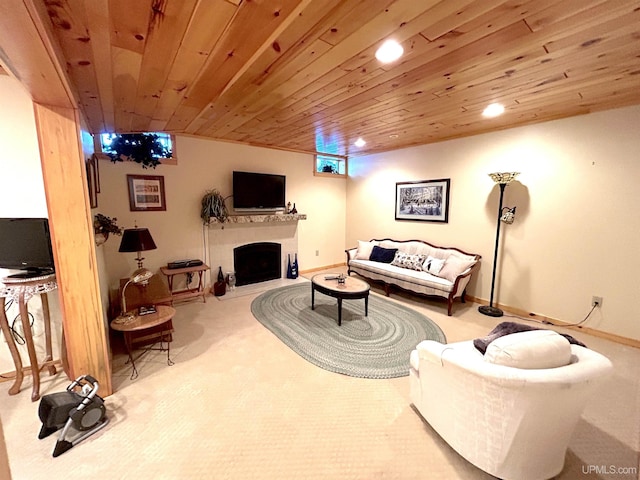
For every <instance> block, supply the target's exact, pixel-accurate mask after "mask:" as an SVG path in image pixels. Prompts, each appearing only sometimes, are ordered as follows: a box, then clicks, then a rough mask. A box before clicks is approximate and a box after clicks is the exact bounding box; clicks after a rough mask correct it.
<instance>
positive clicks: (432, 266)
mask: <svg viewBox="0 0 640 480" xmlns="http://www.w3.org/2000/svg"><path fill="white" fill-rule="evenodd" d="M443 266H444V259H443V258H435V257H432V256H431V255H429V256H428V257H427V259H426V260H425V261H424V263H423V264H422V270H424V271H425V272H428V273H430V274H431V275H438V274H439V273H440V270H442V267H443Z"/></svg>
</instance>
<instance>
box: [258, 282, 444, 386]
mask: <svg viewBox="0 0 640 480" xmlns="http://www.w3.org/2000/svg"><path fill="white" fill-rule="evenodd" d="M342 303H343V305H342V325H340V326H338V306H337V300H336V299H335V298H332V297H329V296H327V295H323V294H321V293H319V292H316V296H315V303H314V304H315V309H313V310H312V308H311V286H310V282H306V283H305V284H300V285H289V286H286V287H281V288H274V289H272V290H269V291H267V292H264V293H262V294H261V295H259V296H258V297H257V298H256V299H255V300H254V301H253V302H252V303H251V312H252V313H253V316H254V317H256V319H257V320H258V321H259V322H260V323H262V324H263V325H264V326H265V327H266V328H268V329H269V330H270V331H271V332H273V334H274V335H275V336H276V337H278V338H279V339H280V340H282V342H283V343H284V344H285V345H287V346H288V347H289V348H291V349H292V350H293V351H294V352H296V353H297V354H298V355H300V356H301V357H302V358H304V359H305V360H307V361H309V362H311V363H313V364H314V365H317V366H319V367H320V368H324V369H325V370H329V371H330V372H336V373H341V374H344V375H349V376H351V377H361V378H394V377H404V376H407V375H409V355H410V354H411V351H412V350H413V349H414V348H415V347H416V345H417V344H418V343H420V342H421V341H423V340H436V341H439V342H442V343H445V342H446V339H445V336H444V333H442V330H440V327H438V326H437V325H436V324H435V323H433V322H432V321H431V320H429V318H427V317H426V316H424V315H422V314H421V313H419V312H417V311H415V310H414V309H411V308H407V307H405V306H404V305H401V304H399V303H397V302H392V301H390V300H388V299H386V298H385V297H382V296H380V295H370V298H369V301H368V305H369V306H368V312H367V313H368V315H367V316H365V311H364V310H365V308H364V300H362V299H357V300H344V301H343V302H342Z"/></svg>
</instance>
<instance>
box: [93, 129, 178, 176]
mask: <svg viewBox="0 0 640 480" xmlns="http://www.w3.org/2000/svg"><path fill="white" fill-rule="evenodd" d="M110 150H111V151H109V152H105V153H107V155H109V157H111V161H112V162H114V163H115V162H122V161H123V160H126V159H129V160H132V161H134V162H136V163H139V164H141V165H142V168H149V167H151V168H156V167H157V166H158V165H160V160H159V158H170V157H171V156H172V152H171V150H168V149H167V148H165V146H164V145H163V144H162V142H160V140H159V137H158V135H156V134H154V133H127V134H122V135H115V136H114V138H113V139H112V140H111V146H110Z"/></svg>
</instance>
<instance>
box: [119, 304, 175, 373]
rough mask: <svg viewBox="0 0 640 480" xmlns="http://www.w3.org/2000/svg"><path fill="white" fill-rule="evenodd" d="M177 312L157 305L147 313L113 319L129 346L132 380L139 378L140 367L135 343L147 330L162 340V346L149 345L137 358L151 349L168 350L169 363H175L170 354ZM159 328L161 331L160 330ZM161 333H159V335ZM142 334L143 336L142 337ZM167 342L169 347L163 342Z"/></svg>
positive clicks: (126, 345) (127, 346)
mask: <svg viewBox="0 0 640 480" xmlns="http://www.w3.org/2000/svg"><path fill="white" fill-rule="evenodd" d="M175 314H176V309H175V308H173V307H168V306H166V305H157V306H156V312H155V313H150V314H147V315H132V316H131V317H129V318H128V320H126V321H125V320H124V318H126V317H117V318H115V319H114V320H112V321H111V328H113V329H114V330H117V331H119V332H122V333H123V335H124V344H125V347H126V348H127V353H128V355H129V359H128V360H127V362H131V367H132V371H131V380H133V379H135V378H137V376H138V369H137V368H136V363H135V361H136V359H135V358H134V357H133V354H132V351H133V344H134V343H135V341H136V340H140V339H144V333H145V331H149V332H150V333H152V334H153V336H154V337H155V338H156V341H158V340H159V341H160V348H158V349H155V348H153V346H150V347H147V348H146V349H145V350H144V351H143V352H142V353H141V354H140V355H138V357H137V358H140V357H141V356H142V355H144V354H145V353H146V352H148V351H149V350H161V351H165V350H166V352H167V365H169V366H171V365H173V361H172V360H171V356H170V353H171V352H170V345H171V332H172V331H173V326H172V323H171V319H172V318H173V316H174V315H175ZM158 330H159V332H158ZM158 333H159V335H158ZM141 334H142V338H140V337H141ZM164 342H166V344H167V348H166V349H165V348H163V347H162V344H163V343H164Z"/></svg>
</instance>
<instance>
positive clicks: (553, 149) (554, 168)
mask: <svg viewBox="0 0 640 480" xmlns="http://www.w3.org/2000/svg"><path fill="white" fill-rule="evenodd" d="M639 128H640V107H630V108H624V109H618V110H611V111H606V112H600V113H595V114H590V115H584V116H580V117H574V118H570V119H564V120H558V121H553V122H548V123H542V124H537V125H532V126H526V127H521V128H514V129H510V130H505V131H501V132H496V133H490V134H485V135H479V136H475V137H468V138H463V139H458V140H452V141H447V142H441V143H437V144H432V145H425V146H421V147H415V148H409V149H404V150H398V151H394V152H389V153H383V154H378V155H371V156H365V157H359V158H353V159H350V161H349V181H348V187H347V219H346V228H347V245H348V246H354V245H356V244H357V243H356V242H357V240H368V239H370V238H381V237H392V238H396V239H412V238H417V239H423V240H426V241H428V242H431V243H434V244H437V245H445V246H455V247H458V248H460V249H462V250H465V251H467V252H472V253H479V254H481V255H482V266H481V269H480V272H479V275H477V276H476V278H474V279H473V280H472V282H471V284H470V286H469V288H468V292H469V294H470V295H472V296H476V297H479V298H484V299H488V298H489V296H490V288H491V267H492V263H493V249H494V242H495V229H496V216H497V208H498V192H499V189H498V187H497V186H496V185H495V184H494V183H493V181H492V180H491V179H490V178H489V177H488V176H487V174H488V173H490V172H496V171H519V172H521V174H520V176H519V177H518V178H517V181H515V182H513V183H511V184H510V185H509V186H507V188H506V190H505V202H504V204H505V205H507V206H517V212H516V213H517V215H516V221H515V223H514V224H512V225H506V226H505V225H504V224H503V228H502V231H501V237H502V240H503V242H501V244H502V246H501V251H500V254H499V258H500V262H499V265H498V274H497V287H496V298H495V299H497V300H498V302H499V303H501V304H504V305H508V306H511V307H515V308H519V309H523V310H526V311H530V312H533V313H536V314H540V315H546V316H549V317H551V318H556V319H559V320H562V321H564V322H568V323H574V322H578V321H580V320H582V319H583V318H584V317H585V316H586V314H587V313H588V312H589V310H590V308H591V297H592V295H598V296H602V297H603V305H602V308H599V309H597V310H596V311H595V312H594V313H593V314H592V316H591V318H590V319H589V321H588V322H587V323H586V324H585V325H586V326H588V327H591V328H595V329H598V330H602V331H605V332H610V333H614V334H617V335H621V336H624V337H627V338H633V339H640V312H639V307H638V306H637V302H636V299H637V298H638V294H639V293H640V280H639V279H638V274H637V272H638V271H640V256H638V255H637V254H636V252H635V250H634V249H635V247H637V246H638V244H639V243H640V216H639V215H638V213H637V212H638V208H639V207H640V193H639V192H640V191H639V189H638V187H637V182H638V179H640V162H638V160H637V157H638V152H639V151H640V135H638V131H639ZM440 178H450V179H451V199H450V210H449V223H448V224H437V223H427V222H412V221H396V220H395V219H394V209H395V183H396V182H402V181H412V180H428V179H440Z"/></svg>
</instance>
